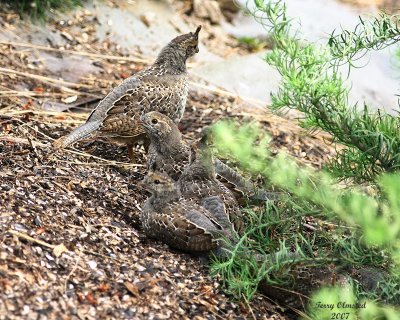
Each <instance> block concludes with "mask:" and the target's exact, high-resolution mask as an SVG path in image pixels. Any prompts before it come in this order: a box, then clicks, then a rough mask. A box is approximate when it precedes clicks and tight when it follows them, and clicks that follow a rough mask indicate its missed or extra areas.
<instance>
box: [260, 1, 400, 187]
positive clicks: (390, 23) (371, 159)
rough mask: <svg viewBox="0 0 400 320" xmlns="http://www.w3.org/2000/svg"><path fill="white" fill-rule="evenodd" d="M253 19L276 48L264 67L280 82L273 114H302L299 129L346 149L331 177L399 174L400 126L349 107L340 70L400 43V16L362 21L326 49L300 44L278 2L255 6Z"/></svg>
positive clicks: (396, 120) (362, 178)
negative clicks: (371, 52) (294, 111)
mask: <svg viewBox="0 0 400 320" xmlns="http://www.w3.org/2000/svg"><path fill="white" fill-rule="evenodd" d="M255 4H256V11H255V12H253V15H254V16H255V18H256V19H257V21H259V22H260V23H262V24H263V25H264V26H265V27H266V28H268V30H269V33H270V35H271V37H272V39H273V42H274V43H275V44H276V46H275V48H274V49H273V50H272V51H271V52H270V53H268V54H267V55H266V58H265V59H266V61H267V62H268V63H269V64H270V65H272V66H273V67H275V68H276V69H277V70H278V72H279V73H280V74H281V76H282V81H281V85H280V89H279V90H278V92H277V93H275V94H272V105H271V108H272V109H273V110H281V109H283V108H292V109H297V110H299V111H301V112H303V115H304V118H303V119H302V120H301V125H302V126H304V127H306V128H309V129H311V130H315V129H323V130H325V131H327V132H329V133H331V134H332V136H333V139H334V142H338V143H341V144H344V145H345V146H347V148H345V149H344V150H342V151H340V152H338V156H337V158H336V159H335V160H333V161H332V163H331V166H330V168H331V171H332V172H333V173H334V174H335V175H336V176H338V177H341V178H352V179H353V180H356V181H373V180H374V179H375V177H376V176H377V175H378V174H380V173H382V172H395V171H398V170H399V168H400V135H399V128H400V120H399V118H398V117H397V116H391V115H389V114H386V113H384V112H377V113H374V114H372V113H370V111H369V109H368V107H367V106H366V105H364V110H363V111H360V110H359V108H358V106H357V105H355V106H349V104H348V91H349V89H348V88H347V87H346V86H345V84H344V81H343V79H342V76H341V74H340V72H339V70H338V67H339V66H340V65H342V64H348V66H349V72H350V70H351V68H352V67H354V66H355V61H356V60H357V59H358V58H359V57H360V56H362V55H364V54H366V52H368V51H369V50H379V49H382V48H384V47H387V46H389V45H392V44H394V43H397V42H398V41H399V40H400V27H399V16H393V17H389V16H387V15H384V14H381V15H380V16H379V17H377V18H374V19H372V20H367V21H366V20H363V19H361V18H360V23H359V24H358V26H357V27H356V28H355V29H354V31H347V30H342V31H341V32H340V33H336V32H333V33H332V35H331V36H330V38H329V40H328V42H327V44H326V45H325V46H324V45H317V44H314V43H308V42H306V41H302V40H301V39H300V38H299V34H300V33H299V31H298V30H293V29H292V25H291V20H290V19H289V18H288V17H287V16H286V7H285V5H284V4H283V3H282V2H281V1H276V2H272V1H271V2H270V1H267V2H265V1H262V0H255Z"/></svg>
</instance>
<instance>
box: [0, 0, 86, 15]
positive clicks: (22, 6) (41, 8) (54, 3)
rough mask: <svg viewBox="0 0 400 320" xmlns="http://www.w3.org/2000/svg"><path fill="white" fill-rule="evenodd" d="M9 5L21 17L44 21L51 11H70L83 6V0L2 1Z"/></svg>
mask: <svg viewBox="0 0 400 320" xmlns="http://www.w3.org/2000/svg"><path fill="white" fill-rule="evenodd" d="M0 1H1V2H3V3H8V4H9V5H11V6H12V7H13V8H14V9H15V10H17V11H18V12H19V13H20V15H25V14H28V15H29V16H30V17H32V18H33V19H44V18H45V17H46V16H47V14H48V12H49V11H53V10H65V9H70V8H73V7H76V6H79V5H81V4H82V0H0Z"/></svg>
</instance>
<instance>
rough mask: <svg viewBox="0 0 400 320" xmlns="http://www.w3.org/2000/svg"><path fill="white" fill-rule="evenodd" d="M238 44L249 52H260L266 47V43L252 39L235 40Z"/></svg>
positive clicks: (241, 38) (240, 38)
mask: <svg viewBox="0 0 400 320" xmlns="http://www.w3.org/2000/svg"><path fill="white" fill-rule="evenodd" d="M237 40H238V41H239V43H240V44H242V45H244V46H246V47H247V49H248V50H250V51H260V50H262V49H264V48H266V47H267V45H268V43H267V41H263V40H260V39H258V38H253V37H239V38H238V39H237Z"/></svg>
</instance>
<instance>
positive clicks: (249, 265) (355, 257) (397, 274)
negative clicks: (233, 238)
mask: <svg viewBox="0 0 400 320" xmlns="http://www.w3.org/2000/svg"><path fill="white" fill-rule="evenodd" d="M214 134H215V141H216V145H217V147H218V149H219V151H220V152H222V153H223V154H224V155H232V156H233V157H234V158H235V159H236V160H237V161H239V163H240V164H241V165H242V166H243V168H244V169H245V170H246V171H249V172H252V173H255V174H260V175H262V176H263V177H265V178H267V179H268V180H269V181H270V182H271V183H272V184H273V185H275V186H276V187H279V188H281V189H282V190H284V191H286V192H289V193H288V194H287V196H286V197H285V198H282V199H281V201H279V204H274V203H270V202H268V203H266V204H265V207H262V208H259V209H258V210H257V211H254V209H253V210H250V209H247V210H246V211H245V212H246V213H247V215H246V216H247V218H246V230H245V233H244V234H243V236H242V238H241V240H240V241H239V243H238V245H237V246H236V248H235V250H233V252H232V255H231V257H230V258H229V259H228V260H226V261H217V262H216V263H214V264H213V266H212V271H213V272H214V273H219V274H221V275H222V278H223V279H224V282H225V284H226V286H227V287H228V288H229V290H230V291H231V292H233V293H234V294H237V295H238V296H243V295H245V296H246V298H247V299H249V298H251V296H252V294H254V292H255V291H256V289H257V287H258V284H259V283H260V282H261V281H266V282H267V283H268V284H273V285H278V286H285V285H287V284H288V282H287V281H288V277H287V275H288V272H290V269H291V268H292V267H293V266H294V265H299V264H301V265H306V266H308V267H318V266H323V265H327V264H328V263H334V264H336V265H338V266H340V267H346V266H351V267H361V268H365V267H373V268H377V269H379V270H381V271H382V273H387V277H383V278H382V280H380V281H379V283H378V285H377V287H376V288H374V289H373V290H371V289H367V288H364V287H363V286H357V284H356V283H355V284H354V285H353V287H352V289H351V290H350V293H351V295H350V296H349V299H348V301H346V303H350V302H351V301H352V300H351V299H353V298H351V299H350V297H353V295H354V299H356V300H355V301H357V302H360V301H363V300H365V301H366V302H367V303H366V305H367V311H365V310H362V309H354V308H352V309H351V310H352V311H351V312H352V313H353V315H354V316H355V315H362V314H365V312H372V311H371V309H370V306H371V308H372V306H375V303H373V301H379V302H380V303H387V304H394V305H400V287H399V283H400V199H399V198H398V196H397V195H398V194H399V192H400V176H399V175H384V176H382V177H380V178H379V179H378V182H379V184H380V186H381V190H382V195H381V197H374V196H368V195H365V194H364V193H362V192H361V191H360V190H357V189H356V188H351V189H349V188H346V189H343V188H340V187H339V186H337V185H336V183H335V180H334V179H332V178H331V177H330V176H329V174H328V173H326V172H316V171H314V170H312V169H310V168H306V167H300V166H298V165H297V164H296V163H295V162H294V161H293V160H290V159H288V157H287V156H285V155H283V154H281V155H278V156H277V157H275V158H272V157H271V156H270V155H269V154H268V151H267V150H268V149H267V146H268V141H269V139H268V137H265V136H263V135H262V133H261V132H260V130H258V129H257V128H256V127H255V126H254V125H249V126H246V125H243V126H241V127H240V128H237V127H236V126H235V125H233V124H229V123H224V122H220V123H218V124H217V125H216V126H215V128H214ZM309 216H312V217H314V219H320V220H321V221H323V222H324V223H329V224H330V225H334V226H335V227H334V228H333V229H327V230H324V229H321V230H318V231H317V232H307V231H306V230H304V228H303V224H304V221H303V219H304V218H305V217H309ZM246 252H257V255H264V259H261V261H262V262H261V263H260V260H259V259H257V255H255V254H254V255H253V256H252V257H246V255H245V253H246ZM276 253H278V254H277V255H276ZM271 256H272V257H273V259H272V258H271ZM383 266H385V267H384V268H383V269H382V267H383ZM292 281H296V279H292ZM334 290H336V289H334ZM333 292H334V291H333ZM321 294H323V295H326V297H325V298H324V299H325V301H327V299H328V300H329V299H331V298H332V297H333V296H334V294H333V293H331V291H329V290H328V289H326V290H325V291H322V293H321ZM342 297H343V296H342ZM332 299H333V298H332ZM336 302H337V300H336ZM311 307H312V304H311ZM374 310H375V309H374ZM379 310H381V309H379ZM382 310H384V311H382ZM382 310H381V311H382V312H386V311H385V310H386V309H382ZM387 310H389V309H387ZM310 312H311V311H310ZM374 312H375V311H374ZM388 312H389V311H388ZM311 318H312V319H314V317H311ZM366 319H368V318H366Z"/></svg>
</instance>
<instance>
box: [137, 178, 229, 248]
mask: <svg viewBox="0 0 400 320" xmlns="http://www.w3.org/2000/svg"><path fill="white" fill-rule="evenodd" d="M156 182H157V184H155V183H156ZM143 184H144V186H145V187H146V188H147V189H148V190H149V191H150V192H151V193H152V196H151V197H150V198H149V199H147V200H146V202H145V203H144V205H143V211H142V214H141V222H142V228H143V231H144V232H145V234H146V235H147V236H148V237H150V238H154V239H157V240H160V241H163V242H164V243H166V244H168V245H169V246H171V247H173V248H176V249H179V250H182V251H186V252H191V253H195V252H206V251H210V250H213V249H217V248H218V247H221V246H222V245H223V241H221V240H219V239H221V238H222V237H225V236H226V237H230V236H231V235H230V230H225V229H224V227H223V223H224V221H222V224H221V223H220V222H219V221H218V216H214V215H213V214H212V213H211V212H209V211H208V210H206V209H205V208H204V207H202V206H200V205H198V204H196V203H195V202H193V201H191V200H188V199H185V198H183V197H181V196H180V193H179V190H178V189H177V187H176V184H175V182H174V181H173V180H172V179H171V178H169V177H168V176H167V175H166V174H163V173H159V172H150V173H149V174H148V175H147V176H146V177H145V179H144V181H143Z"/></svg>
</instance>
